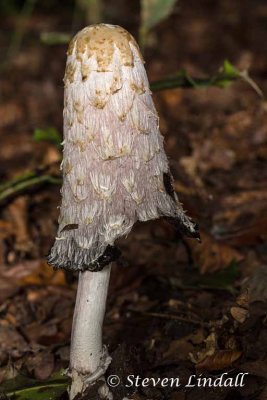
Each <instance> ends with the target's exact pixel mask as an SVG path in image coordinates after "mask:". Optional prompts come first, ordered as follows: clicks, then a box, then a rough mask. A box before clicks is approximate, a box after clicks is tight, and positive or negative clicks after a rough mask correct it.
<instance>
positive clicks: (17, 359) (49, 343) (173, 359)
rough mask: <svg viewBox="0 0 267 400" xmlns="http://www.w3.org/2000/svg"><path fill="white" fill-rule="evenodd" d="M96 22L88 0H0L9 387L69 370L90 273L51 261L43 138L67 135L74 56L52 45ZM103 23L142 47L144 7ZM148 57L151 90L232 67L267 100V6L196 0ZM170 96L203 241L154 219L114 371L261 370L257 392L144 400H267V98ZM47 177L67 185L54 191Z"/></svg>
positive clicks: (0, 273)
mask: <svg viewBox="0 0 267 400" xmlns="http://www.w3.org/2000/svg"><path fill="white" fill-rule="evenodd" d="M85 11H86V10H85V9H84V8H83V7H82V6H81V2H77V3H75V2H73V1H65V2H64V5H63V2H59V1H53V0H49V1H45V2H44V1H43V2H41V1H36V2H33V1H27V2H26V3H25V2H23V1H1V2H0V12H1V29H0V52H1V65H0V68H1V70H0V71H1V76H0V157H1V164H0V181H1V185H0V205H1V213H0V239H1V241H0V382H2V385H4V381H6V380H7V379H10V378H14V379H18V376H19V375H20V374H23V375H24V376H25V377H26V380H27V379H30V378H35V379H42V380H44V382H46V380H47V379H48V378H49V377H50V376H51V375H52V374H53V373H55V371H59V370H60V369H61V368H66V367H67V365H68V357H69V339H70V330H71V322H72V313H73V307H74V300H75V290H76V277H75V276H68V275H65V274H64V273H63V272H62V271H57V272H55V271H53V270H52V269H51V268H50V267H49V266H47V264H46V262H45V256H46V255H47V253H48V251H49V249H50V246H51V245H52V243H53V239H54V236H55V234H56V228H57V216H58V209H57V206H58V205H59V203H60V194H59V188H60V186H59V185H58V184H57V181H58V178H59V164H60V160H61V149H60V148H58V147H57V146H55V144H53V143H47V142H43V141H41V142H40V141H39V142H38V141H36V140H34V132H35V130H36V129H37V128H38V129H43V130H44V131H46V130H47V129H48V128H55V129H57V131H58V132H59V133H60V135H61V133H62V109H63V81H62V79H63V75H64V68H65V60H66V56H65V53H66V48H67V45H66V44H57V45H47V44H44V43H43V41H42V40H40V35H42V34H43V33H44V32H65V33H68V34H71V35H72V34H74V33H75V32H76V31H77V30H79V29H80V28H82V27H84V26H85V25H86V24H88V20H90V21H89V22H94V21H92V19H93V18H95V17H93V16H92V15H90V14H88V13H86V12H85ZM98 17H99V15H98ZM101 21H103V22H107V23H114V24H119V25H122V26H123V27H124V28H126V29H128V30H129V31H130V32H131V33H132V34H133V35H134V36H135V37H136V38H138V32H139V27H140V4H139V2H138V1H129V2H126V1H122V0H121V1H120V0H112V1H108V2H107V1H106V2H104V4H103V9H102V16H101ZM96 22H97V21H96ZM144 57H145V60H146V69H147V72H148V76H149V79H150V81H155V80H158V79H162V78H165V77H166V76H168V75H171V74H174V73H175V72H177V71H178V70H180V69H185V70H186V71H187V72H188V73H189V74H191V75H192V76H193V77H204V78H205V77H207V78H208V77H210V76H214V75H216V73H217V72H218V69H219V68H220V67H221V66H222V65H223V62H224V60H226V59H228V60H229V61H230V62H231V63H232V64H233V65H234V66H235V67H236V68H238V70H240V71H243V70H248V71H249V75H250V77H251V78H252V79H253V81H254V82H255V83H257V85H258V86H259V87H260V89H261V90H262V92H263V93H266V92H267V3H266V2H265V1H259V0H258V1H255V0H254V1H252V0H250V1H249V0H242V1H241V0H235V1H232V0H220V1H214V0H210V1H208V0H198V1H190V0H187V1H184V0H181V1H179V2H177V4H176V5H175V7H174V10H173V12H172V13H171V15H170V16H169V17H168V18H166V19H164V20H163V21H161V22H160V23H159V24H157V25H156V26H155V27H154V28H153V29H151V31H150V34H149V35H148V37H147V40H146V46H145V49H144ZM154 101H155V103H156V107H157V110H158V112H159V115H160V118H161V120H160V125H161V131H162V134H163V135H164V136H165V149H166V152H167V154H168V156H169V158H170V163H171V168H172V171H173V174H174V176H175V190H176V191H177V193H178V195H179V199H180V200H181V201H182V202H183V204H184V207H185V209H187V210H188V214H189V215H191V216H192V217H193V218H194V220H196V221H197V222H198V223H199V225H200V229H201V236H202V243H201V244H199V243H197V242H195V241H194V240H192V239H190V240H188V239H183V240H181V239H178V238H177V237H176V236H175V233H174V232H173V230H172V228H171V227H169V226H168V225H166V224H165V222H164V221H155V222H151V223H145V224H142V225H141V224H140V225H138V226H136V227H135V229H134V230H133V232H132V233H131V234H130V236H129V237H128V238H127V239H126V240H122V241H121V248H122V250H123V260H122V262H121V264H122V265H118V266H115V267H114V268H113V272H112V281H111V287H110V292H109V297H108V307H107V315H106V320H105V327H104V338H105V343H106V344H107V345H108V346H109V351H110V353H111V354H112V356H113V364H112V367H111V370H110V371H109V372H110V373H117V374H119V375H120V376H121V377H123V376H126V375H128V374H130V373H133V371H134V372H136V371H137V372H138V373H139V374H140V375H141V376H143V377H145V376H154V377H176V376H179V377H180V379H181V380H182V382H186V380H187V379H188V377H189V375H190V374H193V373H196V371H197V372H198V373H203V374H204V375H205V376H215V375H218V374H219V373H221V372H229V374H230V375H231V376H235V375H236V374H237V373H238V372H242V371H243V372H249V373H250V375H249V377H248V378H246V380H245V383H246V384H245V386H244V387H243V388H231V387H228V388H219V389H218V388H216V389H213V388H211V389H204V388H195V389H190V390H189V389H188V390H184V389H183V388H181V389H179V390H178V391H177V390H172V389H170V388H146V389H139V390H138V391H137V393H135V394H134V395H132V398H134V399H136V400H138V399H153V400H157V399H171V400H193V399H206V400H209V399H212V400H213V399H214V400H239V399H242V400H252V399H259V400H266V399H267V386H266V380H267V335H266V333H267V326H266V325H267V318H266V310H267V309H266V300H267V289H266V280H267V247H266V238H267V232H266V231H267V228H266V226H267V213H266V211H267V187H266V182H267V168H266V159H267V102H266V99H265V97H260V96H259V95H258V94H257V93H256V91H255V90H254V89H253V88H252V87H251V86H250V85H249V84H248V83H246V82H243V81H241V80H239V81H238V82H235V83H233V84H232V85H229V86H228V87H227V88H224V89H220V88H216V87H207V88H202V89H200V88H193V89H179V88H178V89H171V90H166V91H161V92H157V93H155V94H154ZM29 171H32V173H34V177H35V178H36V180H35V181H34V182H33V183H34V184H33V185H31V186H30V187H26V188H23V187H22V188H21V187H17V186H15V190H14V184H13V183H12V182H13V181H12V180H13V179H14V178H16V177H18V176H19V177H20V179H21V176H22V174H24V173H28V172H29ZM44 174H45V175H49V176H53V177H54V178H55V181H53V182H52V183H48V182H47V180H46V181H45V182H44V181H43V180H42V179H43V178H41V177H42V176H43V175H44ZM10 182H11V183H10ZM4 184H7V185H9V190H11V194H12V195H9V194H8V196H7V195H6V193H7V192H6V191H4V189H3V188H4V187H3V185H4ZM22 186H23V185H22ZM20 189H22V190H20ZM3 193H4V195H3ZM0 385H1V384H0ZM48 386H49V384H48ZM2 388H4V386H2ZM123 390H124V389H123V387H118V388H117V389H116V391H115V399H116V398H118V399H121V398H122V397H123V395H126V393H125V392H123ZM64 396H65V395H64V394H63V397H64ZM63 397H62V398H63ZM34 398H36V399H38V397H34ZM55 398H59V397H55Z"/></svg>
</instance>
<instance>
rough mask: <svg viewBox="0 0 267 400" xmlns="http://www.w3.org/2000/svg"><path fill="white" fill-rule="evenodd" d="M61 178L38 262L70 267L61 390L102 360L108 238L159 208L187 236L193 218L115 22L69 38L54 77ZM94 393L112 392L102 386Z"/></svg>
mask: <svg viewBox="0 0 267 400" xmlns="http://www.w3.org/2000/svg"><path fill="white" fill-rule="evenodd" d="M64 83H65V92H64V112H63V117H64V141H63V144H64V152H63V161H62V170H63V186H62V190H61V193H62V204H61V207H60V217H59V228H58V234H57V237H56V239H55V243H54V245H53V247H52V249H51V252H50V255H49V257H48V262H49V263H50V264H51V265H53V266H54V267H55V268H64V269H66V270H71V271H79V283H78V291H77V299H76V305H75V311H74V318H73V328H72V336H71V352H70V366H69V374H70V376H71V377H72V387H71V390H70V398H71V399H72V398H74V397H75V395H76V394H77V393H79V392H83V391H84V390H85V388H86V387H87V386H88V385H90V384H92V383H94V382H95V381H96V380H97V379H99V378H101V377H103V376H104V373H105V371H106V369H107V367H108V365H109V363H110V361H111V358H110V357H109V356H108V353H107V350H106V348H105V347H103V346H102V323H103V318H104V313H105V304H106V297H107V291H108V284H109V276H110V269H111V263H112V262H113V261H115V260H116V259H117V258H118V257H119V255H120V251H119V250H118V249H117V247H116V245H115V242H116V240H117V239H118V238H120V237H121V236H126V235H128V234H129V232H130V231H131V229H132V227H133V225H134V224H135V222H136V221H148V220H152V219H157V218H160V217H166V218H167V219H168V220H170V221H171V222H175V223H177V224H178V226H179V229H180V230H182V232H184V233H186V234H187V235H188V236H191V237H197V236H198V232H197V228H196V225H195V224H194V223H193V222H192V221H191V219H190V218H189V217H188V216H186V214H185V212H184V211H183V208H182V206H181V204H180V203H179V201H178V198H177V195H176V193H175V192H174V190H173V188H172V176H171V173H170V170H169V165H168V159H167V156H166V154H165V152H164V148H163V137H162V135H161V133H160V131H159V118H158V115H157V111H156V109H155V107H154V103H153V100H152V97H151V91H150V89H149V83H148V79H147V75H146V71H145V68H144V61H143V59H142V55H141V54H140V50H139V48H138V45H137V43H136V41H135V40H134V38H133V37H132V36H131V35H130V34H129V33H128V32H127V31H126V30H124V29H123V28H121V27H119V26H114V25H107V24H99V25H92V26H88V27H86V28H84V29H83V30H81V31H80V32H78V33H77V34H76V36H75V37H74V38H73V39H72V40H71V42H70V45H69V48H68V52H67V65H66V72H65V77H64ZM100 392H101V393H102V394H101V396H102V398H105V396H106V398H112V395H111V394H110V393H109V394H108V393H107V390H106V394H105V393H104V392H105V386H102V388H101V390H100Z"/></svg>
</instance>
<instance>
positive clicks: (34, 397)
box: [0, 372, 70, 400]
mask: <svg viewBox="0 0 267 400" xmlns="http://www.w3.org/2000/svg"><path fill="white" fill-rule="evenodd" d="M69 383H70V380H69V378H68V377H66V376H63V375H62V372H57V373H56V374H54V375H52V376H51V378H50V379H48V380H46V381H40V380H35V379H31V378H28V377H26V376H24V375H18V376H17V377H16V378H15V379H10V380H8V381H6V382H4V383H2V384H1V387H0V393H1V392H2V393H3V394H4V395H5V396H7V397H8V399H10V400H57V399H59V398H60V396H62V394H63V393H64V392H65V391H66V390H67V387H68V385H69Z"/></svg>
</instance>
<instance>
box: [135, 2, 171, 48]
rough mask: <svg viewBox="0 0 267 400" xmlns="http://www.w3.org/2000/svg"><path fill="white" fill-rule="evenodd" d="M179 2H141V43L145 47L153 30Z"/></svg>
mask: <svg viewBox="0 0 267 400" xmlns="http://www.w3.org/2000/svg"><path fill="white" fill-rule="evenodd" d="M176 1H177V0H141V26H140V41H141V44H142V45H144V43H145V40H146V36H147V33H148V32H149V30H150V29H151V28H153V27H154V26H155V25H157V24H158V23H159V22H161V21H162V20H163V19H165V18H167V17H168V16H169V15H170V14H171V13H172V11H173V8H174V5H175V3H176Z"/></svg>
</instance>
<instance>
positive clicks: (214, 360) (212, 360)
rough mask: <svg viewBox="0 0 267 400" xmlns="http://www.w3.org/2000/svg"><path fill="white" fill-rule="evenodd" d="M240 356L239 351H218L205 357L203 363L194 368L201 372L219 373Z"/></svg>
mask: <svg viewBox="0 0 267 400" xmlns="http://www.w3.org/2000/svg"><path fill="white" fill-rule="evenodd" d="M241 355H242V352H241V351H237V350H220V351H217V352H216V353H215V354H213V355H211V356H208V357H206V358H205V359H204V360H203V361H201V362H200V363H198V364H197V365H196V368H197V369H198V370H201V371H219V370H223V369H225V368H229V367H230V366H232V364H233V363H234V362H235V361H237V360H238V359H239V358H240V357H241Z"/></svg>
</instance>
